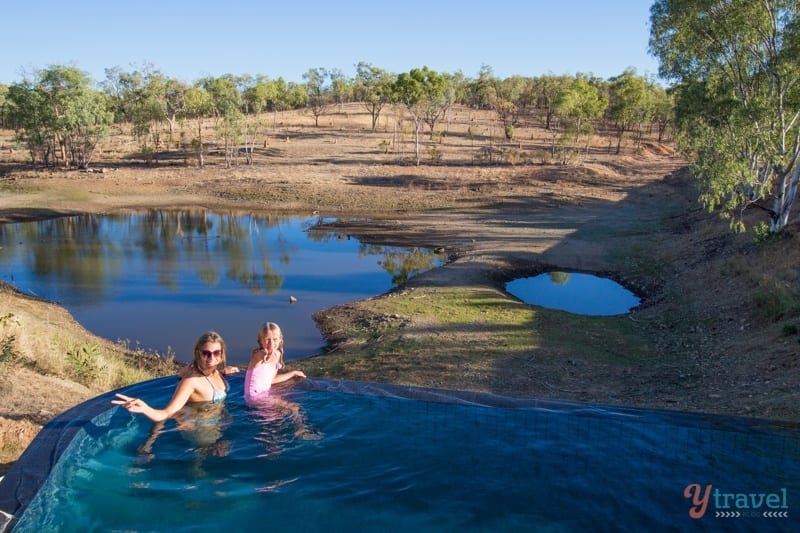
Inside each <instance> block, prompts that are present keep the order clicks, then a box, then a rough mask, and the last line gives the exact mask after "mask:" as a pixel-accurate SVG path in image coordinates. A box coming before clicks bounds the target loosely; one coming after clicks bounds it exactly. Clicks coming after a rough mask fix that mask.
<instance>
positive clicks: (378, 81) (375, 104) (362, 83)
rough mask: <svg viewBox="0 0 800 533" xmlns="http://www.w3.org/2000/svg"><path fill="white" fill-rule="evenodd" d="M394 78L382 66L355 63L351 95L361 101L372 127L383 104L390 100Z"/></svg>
mask: <svg viewBox="0 0 800 533" xmlns="http://www.w3.org/2000/svg"><path fill="white" fill-rule="evenodd" d="M393 81H394V78H393V77H392V75H391V74H389V73H388V72H386V71H385V70H383V69H382V68H378V67H375V66H373V65H371V64H369V63H365V62H363V61H362V62H360V63H358V65H356V78H355V80H354V83H353V95H354V97H355V99H356V100H358V101H359V102H361V103H362V105H363V106H364V107H365V108H366V109H367V112H368V113H369V114H370V117H371V118H372V129H373V130H375V126H376V125H377V123H378V117H379V116H380V114H381V111H382V110H383V108H384V106H386V105H387V104H389V103H391V101H392V83H393Z"/></svg>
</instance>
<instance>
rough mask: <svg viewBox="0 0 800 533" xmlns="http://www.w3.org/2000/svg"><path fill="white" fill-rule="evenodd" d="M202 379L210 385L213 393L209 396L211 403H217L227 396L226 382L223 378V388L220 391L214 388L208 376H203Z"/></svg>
mask: <svg viewBox="0 0 800 533" xmlns="http://www.w3.org/2000/svg"><path fill="white" fill-rule="evenodd" d="M203 377H204V378H206V381H208V384H209V385H211V389H212V390H213V391H214V394H213V395H212V396H211V403H219V402H221V401H222V400H224V399H225V398H226V397H227V396H228V382H227V381H226V380H225V378H222V382H223V383H224V384H225V388H224V389H222V390H220V389H218V388H216V387H215V386H214V382H213V381H211V379H209V377H208V376H206V375H205V374H203Z"/></svg>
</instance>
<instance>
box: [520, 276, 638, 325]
mask: <svg viewBox="0 0 800 533" xmlns="http://www.w3.org/2000/svg"><path fill="white" fill-rule="evenodd" d="M506 291H508V292H509V293H510V294H513V295H514V296H516V297H517V298H519V299H520V300H522V301H523V302H525V303H527V304H530V305H538V306H540V307H546V308H548V309H558V310H561V311H567V312H570V313H573V314H576V315H592V316H612V315H623V314H625V313H628V312H629V311H630V310H631V309H633V308H634V307H636V306H637V305H639V298H638V297H637V296H636V295H635V294H633V293H632V292H631V291H629V290H628V289H626V288H625V287H623V286H622V285H620V284H619V283H617V282H616V281H613V280H610V279H607V278H601V277H598V276H595V275H592V274H583V273H578V272H547V273H544V274H539V275H538V276H534V277H529V278H519V279H515V280H513V281H509V282H508V283H506Z"/></svg>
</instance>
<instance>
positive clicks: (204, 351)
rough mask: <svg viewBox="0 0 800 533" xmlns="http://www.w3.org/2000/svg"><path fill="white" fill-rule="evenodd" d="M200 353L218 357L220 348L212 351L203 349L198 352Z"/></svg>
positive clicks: (220, 351) (220, 353) (204, 355)
mask: <svg viewBox="0 0 800 533" xmlns="http://www.w3.org/2000/svg"><path fill="white" fill-rule="evenodd" d="M200 355H202V356H203V357H212V356H213V357H219V356H220V355H222V350H214V351H213V352H212V351H211V350H203V351H202V352H200Z"/></svg>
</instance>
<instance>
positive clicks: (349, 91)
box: [328, 68, 354, 113]
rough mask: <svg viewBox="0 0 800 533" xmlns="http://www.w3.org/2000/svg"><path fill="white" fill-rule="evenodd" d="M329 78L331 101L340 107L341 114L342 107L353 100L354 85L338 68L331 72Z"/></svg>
mask: <svg viewBox="0 0 800 533" xmlns="http://www.w3.org/2000/svg"><path fill="white" fill-rule="evenodd" d="M328 77H329V78H330V80H331V87H330V89H331V99H332V100H333V101H334V102H336V104H337V105H338V106H339V112H340V113H341V112H342V105H343V104H345V103H347V102H350V101H352V99H353V88H354V87H353V83H352V82H351V81H350V80H348V79H347V76H345V75H344V72H342V71H341V69H338V68H335V69H331V70H329V71H328Z"/></svg>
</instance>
